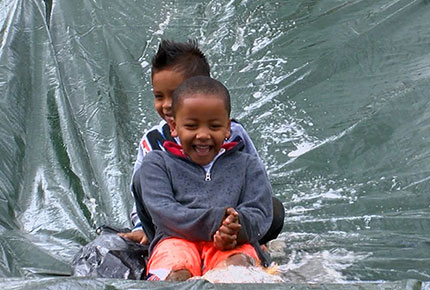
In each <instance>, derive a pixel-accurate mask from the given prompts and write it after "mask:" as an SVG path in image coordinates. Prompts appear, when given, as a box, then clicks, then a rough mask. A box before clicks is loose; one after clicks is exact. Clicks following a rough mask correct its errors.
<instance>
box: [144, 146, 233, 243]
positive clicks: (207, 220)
mask: <svg viewBox="0 0 430 290" xmlns="http://www.w3.org/2000/svg"><path fill="white" fill-rule="evenodd" d="M163 154H166V153H165V152H155V151H152V152H150V153H148V154H147V155H146V157H145V159H144V160H143V163H142V168H143V167H144V168H145V170H138V171H137V173H136V174H138V175H139V176H137V177H138V178H140V183H141V186H142V190H141V192H142V193H143V201H144V203H145V206H146V208H147V209H148V211H149V213H150V215H151V217H152V220H153V222H154V225H155V226H156V228H157V231H159V232H162V233H163V234H165V235H167V236H171V237H179V238H184V239H187V240H190V241H211V240H212V236H213V234H214V233H215V232H216V230H218V228H219V226H220V225H221V222H222V218H223V217H224V214H225V208H224V207H212V208H188V207H186V206H183V205H182V204H180V203H179V202H177V201H176V200H175V197H174V192H173V189H172V188H173V187H172V184H171V179H170V176H169V172H168V170H167V167H166V163H165V161H164V158H163V157H162V155H163Z"/></svg>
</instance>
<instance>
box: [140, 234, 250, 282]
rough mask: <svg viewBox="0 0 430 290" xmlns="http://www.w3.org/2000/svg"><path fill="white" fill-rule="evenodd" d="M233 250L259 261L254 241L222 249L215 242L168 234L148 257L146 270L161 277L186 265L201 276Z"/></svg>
mask: <svg viewBox="0 0 430 290" xmlns="http://www.w3.org/2000/svg"><path fill="white" fill-rule="evenodd" d="M234 254H245V255H248V256H250V257H252V258H253V259H254V261H256V262H257V261H258V255H257V252H256V251H255V249H254V247H253V246H252V245H251V244H242V245H240V246H237V247H236V248H234V249H233V250H228V251H220V250H218V249H217V248H215V247H214V246H213V242H190V241H187V240H185V239H180V238H168V239H165V240H162V241H161V242H159V243H158V244H157V245H156V246H155V249H154V251H153V253H152V255H151V257H150V258H149V261H148V265H147V273H148V274H152V275H156V276H157V278H158V279H160V280H164V279H165V278H166V277H167V275H168V274H169V273H170V272H171V271H175V270H182V269H187V270H188V271H190V273H191V275H193V276H201V275H204V274H205V273H206V272H207V271H209V270H211V269H213V268H214V267H215V266H216V265H218V264H219V263H220V262H222V261H224V260H226V259H227V258H228V257H230V256H232V255H234Z"/></svg>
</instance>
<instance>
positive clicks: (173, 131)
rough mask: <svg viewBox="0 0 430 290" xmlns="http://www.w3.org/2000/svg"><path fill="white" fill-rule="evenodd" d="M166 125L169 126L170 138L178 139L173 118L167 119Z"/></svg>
mask: <svg viewBox="0 0 430 290" xmlns="http://www.w3.org/2000/svg"><path fill="white" fill-rule="evenodd" d="M167 124H169V127H170V135H172V137H178V132H177V131H176V122H175V118H169V119H168V120H167Z"/></svg>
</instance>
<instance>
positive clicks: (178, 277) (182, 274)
mask: <svg viewBox="0 0 430 290" xmlns="http://www.w3.org/2000/svg"><path fill="white" fill-rule="evenodd" d="M192 276H193V275H191V273H190V271H188V270H187V269H182V270H176V271H172V272H170V274H169V275H168V276H167V277H166V281H185V280H188V279H189V278H191V277H192Z"/></svg>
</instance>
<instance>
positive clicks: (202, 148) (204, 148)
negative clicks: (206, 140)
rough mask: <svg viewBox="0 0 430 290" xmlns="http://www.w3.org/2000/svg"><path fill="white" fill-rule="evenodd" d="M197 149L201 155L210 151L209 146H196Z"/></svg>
mask: <svg viewBox="0 0 430 290" xmlns="http://www.w3.org/2000/svg"><path fill="white" fill-rule="evenodd" d="M195 148H196V151H197V152H199V153H206V152H208V151H209V145H196V146H195Z"/></svg>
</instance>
